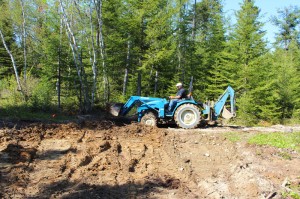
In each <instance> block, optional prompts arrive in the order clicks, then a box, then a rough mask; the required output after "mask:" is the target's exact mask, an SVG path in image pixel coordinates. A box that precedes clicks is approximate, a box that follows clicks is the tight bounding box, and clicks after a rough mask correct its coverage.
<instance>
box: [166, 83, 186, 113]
mask: <svg viewBox="0 0 300 199" xmlns="http://www.w3.org/2000/svg"><path fill="white" fill-rule="evenodd" d="M176 87H177V90H178V91H177V93H176V96H169V99H170V103H169V107H168V112H171V111H172V110H173V109H174V108H175V106H176V104H177V102H178V101H179V100H180V99H183V98H187V93H186V92H187V91H186V90H185V89H184V88H183V85H182V83H181V82H179V83H177V84H176Z"/></svg>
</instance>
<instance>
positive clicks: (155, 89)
mask: <svg viewBox="0 0 300 199" xmlns="http://www.w3.org/2000/svg"><path fill="white" fill-rule="evenodd" d="M157 83H158V72H157V71H155V82H154V95H155V96H156V93H157Z"/></svg>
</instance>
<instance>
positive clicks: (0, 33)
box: [0, 29, 23, 93]
mask: <svg viewBox="0 0 300 199" xmlns="http://www.w3.org/2000/svg"><path fill="white" fill-rule="evenodd" d="M0 36H1V39H2V42H3V45H4V48H5V49H6V51H7V53H8V54H9V56H10V59H11V62H12V64H13V68H14V72H15V76H16V81H17V85H18V90H19V91H21V92H22V93H23V91H22V86H21V83H20V78H19V74H18V70H17V66H16V62H15V59H14V56H13V54H12V53H11V51H10V50H9V48H8V46H7V45H6V42H5V39H4V36H3V33H2V31H1V29H0Z"/></svg>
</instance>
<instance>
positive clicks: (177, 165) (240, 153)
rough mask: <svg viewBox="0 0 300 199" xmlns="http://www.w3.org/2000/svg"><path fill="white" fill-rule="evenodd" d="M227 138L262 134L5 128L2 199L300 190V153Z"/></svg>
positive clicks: (112, 126)
mask: <svg viewBox="0 0 300 199" xmlns="http://www.w3.org/2000/svg"><path fill="white" fill-rule="evenodd" d="M276 129H277V130H278V129H279V130H280V129H282V131H284V132H285V131H287V133H288V132H290V128H289V127H282V126H278V127H276ZM265 130H266V129H265ZM293 130H297V129H292V131H293ZM232 131H236V132H241V133H256V132H259V131H260V129H255V128H251V129H250V128H239V127H217V128H206V129H195V130H182V129H177V128H157V127H147V126H143V125H140V124H136V123H133V124H122V125H120V124H118V125H116V123H115V122H112V121H88V120H84V121H81V122H80V123H72V122H69V123H66V124H43V123H22V124H18V125H3V126H2V127H1V128H0V198H284V197H286V196H285V195H284V194H285V193H287V192H288V191H290V190H289V189H291V187H293V191H296V192H297V191H300V167H299V165H300V155H299V153H298V152H296V151H292V150H284V151H283V150H282V149H276V148H272V147H259V146H252V145H249V144H247V143H246V142H244V141H239V142H231V141H230V140H227V139H226V138H225V136H224V132H232ZM262 131H263V130H262ZM266 132H268V131H266ZM282 153H285V154H288V156H289V157H290V158H289V159H286V158H284V157H282V156H281V155H280V154H282Z"/></svg>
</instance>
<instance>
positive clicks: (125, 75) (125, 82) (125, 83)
mask: <svg viewBox="0 0 300 199" xmlns="http://www.w3.org/2000/svg"><path fill="white" fill-rule="evenodd" d="M130 48H131V43H130V40H129V39H128V41H127V57H126V68H125V74H124V81H123V96H125V95H126V91H127V84H128V67H129V63H130Z"/></svg>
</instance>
